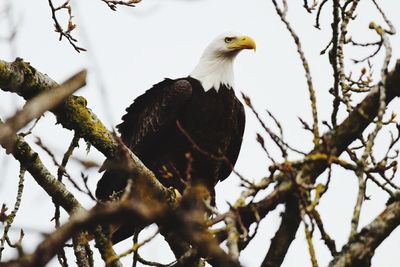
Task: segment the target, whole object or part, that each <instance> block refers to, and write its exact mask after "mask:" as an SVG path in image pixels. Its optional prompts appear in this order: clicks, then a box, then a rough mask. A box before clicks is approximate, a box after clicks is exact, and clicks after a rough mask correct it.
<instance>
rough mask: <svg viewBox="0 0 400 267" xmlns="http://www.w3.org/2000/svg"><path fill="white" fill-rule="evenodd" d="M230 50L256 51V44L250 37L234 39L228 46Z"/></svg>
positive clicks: (244, 36)
mask: <svg viewBox="0 0 400 267" xmlns="http://www.w3.org/2000/svg"><path fill="white" fill-rule="evenodd" d="M228 48H229V49H253V50H254V51H256V42H255V41H254V40H253V39H252V38H251V37H249V36H246V35H243V36H240V37H237V38H235V39H233V40H232V41H231V42H230V43H229V44H228Z"/></svg>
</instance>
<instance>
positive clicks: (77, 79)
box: [0, 71, 86, 144]
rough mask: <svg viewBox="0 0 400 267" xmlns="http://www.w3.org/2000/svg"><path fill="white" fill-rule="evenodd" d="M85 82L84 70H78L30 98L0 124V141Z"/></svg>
mask: <svg viewBox="0 0 400 267" xmlns="http://www.w3.org/2000/svg"><path fill="white" fill-rule="evenodd" d="M85 84H86V71H80V72H78V73H77V74H75V75H74V76H73V77H71V78H69V79H68V80H67V81H66V82H65V83H63V84H62V85H61V86H58V87H56V88H54V89H53V90H49V91H46V92H43V93H41V94H40V95H38V96H36V97H34V98H32V99H31V100H30V101H28V103H27V104H26V105H25V106H24V108H23V109H22V110H20V111H18V112H17V113H16V114H15V115H14V116H12V117H11V118H9V119H7V120H6V121H5V123H4V124H2V125H1V126H0V143H1V144H5V141H6V140H7V138H9V137H10V136H12V135H13V134H14V133H16V132H17V131H18V130H20V129H21V128H22V127H24V126H25V125H27V124H28V123H29V122H30V121H31V120H33V119H35V118H38V117H40V116H41V115H42V114H43V113H45V112H46V111H47V110H50V109H52V108H54V107H56V106H57V105H58V104H60V103H61V102H62V101H64V100H65V99H66V98H67V97H69V96H70V95H71V94H73V93H74V92H75V91H76V90H78V89H79V88H81V87H82V86H84V85H85Z"/></svg>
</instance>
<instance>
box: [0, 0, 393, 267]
mask: <svg viewBox="0 0 400 267" xmlns="http://www.w3.org/2000/svg"><path fill="white" fill-rule="evenodd" d="M101 1H102V2H104V3H106V4H107V6H108V7H109V8H111V9H112V10H116V8H117V6H119V5H124V6H133V5H134V4H137V3H139V1H108V0H101ZM371 1H372V3H373V5H374V7H375V8H376V10H377V11H378V12H379V13H380V14H381V16H382V18H383V20H384V21H385V25H378V24H376V23H373V22H371V23H370V25H369V30H371V31H373V32H374V33H375V35H376V41H372V42H369V43H360V42H357V41H356V40H353V39H352V38H351V35H350V34H349V25H350V24H351V23H352V22H353V21H354V20H356V19H357V16H356V10H357V7H358V4H359V1H358V0H348V1H340V0H331V1H327V0H323V1H317V0H313V1H312V2H311V3H309V1H307V0H305V1H304V9H305V12H308V13H310V16H315V22H316V23H315V27H317V28H319V27H320V23H319V21H320V16H322V15H321V14H322V13H323V12H324V11H325V9H327V5H329V4H330V5H331V7H332V8H331V10H332V14H330V16H331V21H332V23H331V40H330V41H329V43H328V44H327V46H326V47H325V48H324V49H323V50H322V51H321V54H325V53H327V54H328V55H329V56H328V57H326V58H327V60H329V62H330V65H331V66H332V72H333V84H332V87H331V88H330V93H331V95H332V112H331V116H330V118H329V119H328V118H325V119H323V118H321V117H320V116H319V115H318V110H317V97H316V94H315V88H314V84H313V79H312V76H311V73H310V65H309V63H308V61H307V58H306V56H305V53H304V52H303V48H302V45H301V36H298V35H297V33H296V32H295V30H294V27H293V26H292V25H291V24H290V21H289V18H288V17H287V11H288V8H289V7H288V3H287V1H286V0H282V1H280V2H279V3H278V1H276V0H272V3H273V5H274V6H275V9H276V13H277V16H279V17H280V19H281V21H282V23H283V24H284V25H285V27H286V28H287V30H288V34H290V35H291V37H292V39H293V42H294V44H295V45H296V48H297V52H298V55H299V57H300V60H301V63H302V66H303V69H304V73H305V77H306V83H307V86H308V91H309V99H310V102H309V103H305V104H304V105H305V106H308V107H309V108H310V114H311V118H312V120H311V123H308V122H307V121H305V120H301V123H302V125H303V127H304V129H305V130H306V131H309V132H310V133H311V134H312V135H313V149H312V150H311V151H307V152H304V151H299V150H298V149H296V148H295V147H292V146H291V145H289V143H288V142H287V141H286V140H285V139H284V134H283V131H284V130H283V128H284V125H285V124H284V122H279V121H278V120H277V119H276V118H275V117H274V115H273V114H271V113H270V112H267V114H266V115H264V114H261V113H259V112H258V111H257V109H256V107H255V106H254V105H253V104H252V101H251V99H250V98H249V97H248V96H246V95H244V94H243V95H242V96H243V100H244V103H245V104H246V105H247V106H248V110H250V111H251V112H252V113H253V114H254V115H255V117H256V118H257V119H258V120H259V122H260V127H261V129H262V130H263V134H258V135H257V141H258V142H259V144H260V145H261V147H262V148H263V149H264V151H265V153H266V154H267V155H268V157H269V158H270V160H271V162H273V164H272V165H271V166H269V173H267V174H266V175H265V178H263V179H262V180H261V182H259V183H254V182H251V181H250V180H248V179H246V178H245V177H242V176H241V175H240V174H238V173H237V172H235V174H236V175H239V177H240V179H241V180H242V184H243V188H242V194H241V196H240V198H239V199H237V201H236V202H235V203H233V204H232V205H231V207H230V210H229V211H228V212H225V213H219V212H218V211H217V210H213V211H212V212H213V214H212V216H205V214H206V213H207V211H206V210H207V207H206V206H205V205H204V203H203V195H202V194H203V190H201V188H197V187H191V186H189V187H188V188H187V189H186V190H185V192H184V194H183V196H180V195H177V194H176V192H175V191H174V190H173V189H171V188H165V187H163V186H162V184H161V183H160V182H159V181H158V180H157V178H156V177H155V176H154V174H153V173H152V172H151V171H150V170H149V169H147V167H146V166H145V165H144V164H143V163H142V162H141V161H140V159H139V158H137V157H136V156H135V155H134V154H133V153H132V152H131V151H130V150H129V149H128V148H127V147H126V146H125V144H124V143H123V142H122V141H121V140H120V139H119V138H118V134H117V133H113V132H111V131H109V130H108V129H107V128H106V127H105V126H104V125H103V123H102V122H101V120H100V119H99V118H98V117H97V116H96V115H95V114H94V113H93V112H92V111H91V110H90V109H89V108H88V107H90V105H91V104H90V102H87V100H86V99H84V98H83V97H78V96H74V95H73V93H74V92H75V91H76V90H78V89H79V88H81V87H82V86H84V85H85V79H86V72H85V71H81V72H79V73H77V74H76V75H74V76H73V77H71V78H70V79H69V80H67V81H66V82H64V83H63V84H61V85H59V84H58V83H57V82H55V81H54V80H52V79H51V78H50V77H48V76H47V75H45V74H42V73H41V72H40V71H39V70H37V69H35V68H34V67H33V66H31V65H30V64H29V63H27V62H24V61H23V60H22V59H19V58H17V59H16V60H15V61H14V62H6V61H3V60H0V88H1V89H2V90H3V91H7V92H12V93H15V94H17V95H19V96H21V97H22V98H24V99H25V100H26V101H27V103H26V105H25V106H24V108H23V109H22V110H20V111H18V112H17V113H16V114H15V115H14V116H12V117H10V118H8V119H6V120H4V122H0V144H1V146H2V147H3V148H4V150H3V152H5V153H7V154H10V155H12V156H13V157H14V158H15V160H17V161H18V162H19V163H20V175H19V184H18V193H17V196H16V200H15V205H14V207H13V208H11V211H10V210H9V207H6V206H5V205H3V206H2V209H1V211H0V220H1V222H2V224H3V226H4V230H3V234H2V237H1V239H0V259H1V256H2V252H3V250H5V249H10V250H11V249H16V250H17V252H18V256H17V257H16V258H15V259H14V260H11V261H7V262H2V263H0V266H43V265H46V264H47V263H48V262H49V261H50V260H51V259H52V258H53V257H56V256H57V257H58V260H59V263H60V265H61V266H67V261H68V259H67V256H66V254H65V251H64V250H65V249H66V248H65V247H66V244H67V242H69V240H72V245H71V246H72V249H73V251H74V254H75V259H73V260H74V261H76V263H77V265H78V266H97V265H98V264H99V263H94V259H93V256H92V255H93V251H92V249H93V244H92V243H91V241H90V239H91V238H94V240H95V245H94V247H95V248H96V249H97V250H99V252H100V254H101V256H102V260H103V262H104V264H106V266H122V264H121V262H120V258H121V257H125V256H127V255H130V254H132V255H133V266H136V264H137V263H138V262H140V263H142V264H143V265H148V266H204V264H205V262H208V263H209V264H211V265H212V266H241V263H240V262H239V260H238V258H239V255H240V252H241V251H242V250H243V249H245V248H246V247H247V245H248V244H249V243H250V242H251V241H252V240H253V238H254V236H256V235H257V234H258V232H257V229H258V226H259V225H260V223H262V219H263V218H265V217H267V216H268V215H269V214H270V212H271V211H273V210H274V209H275V208H276V207H277V206H278V205H279V204H284V206H285V210H284V212H283V213H282V215H281V217H282V220H281V223H280V226H279V229H278V230H277V232H276V233H275V236H274V237H273V239H272V241H271V244H270V246H269V247H268V251H267V253H266V255H265V256H264V260H263V262H262V264H261V266H262V267H266V266H280V265H281V264H282V262H283V260H284V258H285V256H286V255H287V252H288V249H289V247H290V245H291V243H292V242H293V240H294V239H295V236H296V233H297V231H298V229H299V226H300V225H301V224H302V225H303V226H304V231H305V236H306V240H307V244H308V249H309V254H310V261H311V265H312V266H313V267H315V266H318V262H317V257H316V255H317V254H318V250H316V249H315V246H314V244H313V237H314V236H315V235H316V232H319V235H320V236H321V237H322V239H323V241H324V243H325V245H326V246H327V248H328V249H329V251H330V253H331V255H332V258H333V259H332V261H331V262H330V264H329V266H331V267H333V266H335V267H339V266H370V265H371V259H372V257H373V255H374V252H375V250H376V248H377V247H378V246H379V245H380V244H381V243H382V241H384V240H385V239H386V238H387V237H388V236H389V235H390V233H391V232H392V231H393V230H394V229H395V228H397V227H398V226H399V224H400V198H399V196H400V194H399V181H398V179H399V177H398V174H397V160H398V157H399V150H398V149H399V140H400V124H399V123H398V122H397V117H396V114H394V113H392V114H388V110H389V105H390V103H391V101H392V100H393V99H395V98H396V97H400V59H398V60H397V62H396V64H395V66H394V68H393V69H391V70H390V69H389V64H390V62H391V61H392V60H393V59H392V48H391V44H390V36H391V35H394V34H395V29H394V26H393V25H392V23H391V22H390V19H389V18H387V17H386V15H385V13H384V11H383V10H382V9H381V8H380V6H379V5H378V3H377V2H376V1H375V0H371ZM49 7H50V9H51V14H52V18H53V20H54V23H55V30H56V32H57V33H58V34H59V38H60V40H61V39H62V38H65V39H66V40H68V42H69V43H70V44H71V46H72V47H73V49H75V50H76V51H77V52H81V51H85V49H84V48H82V47H80V46H79V45H78V40H76V39H75V38H74V37H72V32H73V30H74V28H75V24H74V22H73V15H72V14H73V8H72V6H71V4H70V1H66V2H64V3H63V4H61V5H60V6H58V7H56V6H55V5H54V4H53V1H52V0H49ZM63 11H65V12H67V14H68V16H67V23H66V25H67V26H66V27H63V26H62V23H60V22H59V18H58V14H59V12H63ZM326 16H328V15H327V14H326ZM366 30H368V29H366ZM350 46H351V47H356V48H359V49H363V48H365V47H367V48H373V51H372V53H371V54H370V55H369V56H368V57H365V58H362V59H355V60H354V62H355V63H357V64H364V65H363V66H365V67H364V68H362V70H361V71H360V73H357V74H356V73H351V72H350V71H348V70H347V69H346V65H345V62H346V60H347V59H348V58H351V57H352V55H347V54H345V48H346V47H350ZM378 53H383V54H384V57H383V62H382V67H381V70H380V80H379V81H378V82H374V81H373V79H372V74H371V72H372V68H371V66H370V64H369V60H370V59H372V58H374V57H376V55H377V54H378ZM357 99H361V100H360V101H357ZM355 103H356V104H355ZM46 111H50V112H51V113H53V114H54V115H55V116H56V118H57V121H58V122H59V123H60V124H61V125H62V126H63V127H64V128H65V129H66V130H72V131H74V137H73V140H71V144H70V146H69V148H68V150H67V151H66V152H65V154H64V157H63V160H62V162H61V163H58V162H57V161H56V160H55V159H54V163H55V164H56V165H57V167H58V173H57V175H54V174H52V173H51V172H50V171H49V170H48V168H47V167H46V165H45V164H44V162H43V161H42V160H41V155H40V154H39V153H37V152H35V151H34V150H33V149H32V147H31V145H30V144H29V143H28V142H27V141H26V140H25V137H26V135H29V134H30V133H31V130H28V131H27V132H22V133H21V132H20V133H18V132H19V131H20V130H21V129H22V128H23V127H24V126H26V125H27V124H28V123H29V122H31V121H32V120H35V119H36V120H37V119H39V118H40V117H41V116H42V114H43V113H44V112H46ZM339 114H341V116H339ZM342 117H343V118H344V119H343V120H342V119H341V118H342ZM266 119H268V121H269V122H268V123H265V120H266ZM271 122H272V123H273V124H274V126H276V129H278V131H275V130H273V129H272V128H271V127H269V126H268V125H269V124H270V123H271ZM322 126H324V127H325V128H326V129H328V130H326V131H325V132H324V131H323V130H322ZM383 131H386V132H388V133H390V135H388V136H390V138H389V139H388V140H387V149H386V152H385V153H384V155H383V156H380V157H379V156H377V155H376V153H375V152H374V148H375V141H376V138H377V136H378V134H379V133H380V132H383ZM80 139H84V140H85V141H86V142H87V143H88V144H90V145H91V146H93V147H95V148H96V149H97V150H98V151H100V152H101V153H102V154H103V155H104V156H105V157H106V158H107V159H111V160H116V161H118V162H121V166H118V167H120V168H123V169H124V171H126V172H127V173H129V176H130V178H129V181H128V183H127V184H128V185H127V187H126V188H125V190H124V192H123V193H122V196H120V197H118V198H115V200H114V201H111V202H109V203H100V202H97V203H96V204H95V205H94V207H93V208H91V209H89V210H87V209H85V208H83V206H82V204H81V202H80V200H79V199H77V198H76V197H75V196H74V195H73V194H72V193H71V192H72V191H71V188H68V187H67V186H66V185H65V184H64V183H63V178H64V177H66V178H67V179H69V180H70V181H72V182H73V179H72V178H71V177H70V176H69V174H68V171H67V167H66V166H67V164H68V162H69V160H70V158H71V157H73V156H72V154H73V151H74V150H75V149H76V148H77V143H78V141H79V140H80ZM266 139H271V140H272V142H273V143H274V144H275V145H276V146H277V148H278V149H279V151H280V152H281V155H280V157H277V156H274V155H272V153H270V151H269V150H270V148H268V147H267V146H266V141H265V140H266ZM37 143H38V144H39V145H40V146H42V148H43V149H44V150H45V151H46V152H47V154H48V155H50V156H51V155H52V152H51V150H50V149H48V148H46V147H45V145H43V144H41V142H40V140H38V142H37ZM193 145H194V146H195V145H196V144H193ZM199 149H200V148H199ZM291 155H296V156H299V155H300V156H301V159H299V160H296V161H293V160H289V159H290V158H291ZM53 158H54V157H53ZM280 158H282V159H283V160H280ZM83 164H90V163H89V162H83ZM333 166H338V167H340V168H343V169H344V170H346V171H347V173H348V174H349V175H353V176H355V177H357V179H358V185H359V188H358V195H357V201H356V204H355V206H354V211H353V216H352V219H351V233H350V235H349V238H348V241H347V243H346V244H345V245H344V246H343V247H342V248H338V247H337V246H336V242H335V237H334V236H331V235H330V234H329V233H328V232H327V231H326V229H325V227H324V222H323V220H322V219H321V216H320V214H319V212H318V205H319V201H320V200H321V199H322V198H323V196H324V194H325V193H326V192H327V191H328V190H330V187H329V185H330V181H331V180H332V179H336V177H335V175H334V171H333ZM26 171H27V172H29V173H30V174H31V175H32V176H33V178H34V179H35V181H36V182H37V183H38V184H39V185H40V186H41V187H42V188H43V190H44V191H45V192H46V193H47V194H48V196H49V197H50V198H51V199H52V201H53V202H54V205H55V221H56V226H57V227H56V229H54V230H52V232H51V233H50V234H49V235H47V236H46V237H45V238H44V239H43V241H42V242H41V243H40V244H39V245H38V246H37V247H36V249H35V251H34V252H33V253H30V254H25V253H24V249H23V245H22V240H23V238H24V233H23V232H22V231H21V235H20V239H19V240H18V241H17V242H12V241H11V240H10V238H9V236H8V232H9V230H10V228H12V227H13V220H14V218H15V216H16V215H17V212H18V207H19V205H20V201H21V198H22V197H23V195H24V174H25V172H26ZM322 175H326V179H325V181H326V182H325V183H320V182H316V181H317V178H318V177H320V176H322ZM85 179H87V178H85V177H83V182H84V185H85V187H84V188H81V187H80V186H79V185H77V184H76V185H75V189H76V188H77V189H78V190H80V191H81V192H85V193H86V194H87V195H88V196H89V197H91V198H92V199H93V200H94V201H96V200H95V198H94V197H93V195H92V193H91V191H92V188H90V187H89V186H88V185H87V183H86V182H87V180H85ZM371 183H374V184H376V185H377V186H378V187H379V188H380V189H381V190H383V191H384V192H385V193H386V194H387V195H388V198H389V200H388V202H387V204H386V207H385V209H384V210H382V212H381V214H380V215H378V216H377V217H376V218H375V219H374V220H373V221H372V222H371V223H370V224H368V225H367V226H365V227H363V228H362V229H359V228H360V227H359V221H360V212H361V210H362V208H363V204H364V203H365V201H366V200H367V196H366V187H367V186H368V185H369V184H371ZM266 190H269V192H270V193H268V194H266V195H265V194H264V195H265V196H264V197H263V198H261V199H259V200H255V199H256V197H257V196H259V195H261V194H262V193H263V192H266ZM60 209H63V210H65V211H66V212H67V213H68V215H69V219H68V221H67V222H66V223H64V224H61V223H60V222H59V218H60ZM127 218H130V219H129V220H131V221H132V225H134V226H135V227H137V228H138V229H142V228H144V227H146V226H148V225H151V224H153V223H155V224H157V226H158V229H159V230H158V231H157V232H156V233H155V234H154V235H153V236H151V237H150V238H149V239H146V240H142V241H138V234H139V233H138V231H137V233H136V234H135V236H134V237H133V244H132V247H131V248H130V249H129V250H127V251H126V252H125V253H122V254H117V253H115V251H114V250H113V244H112V241H111V239H110V232H112V227H114V226H115V225H118V224H119V223H122V222H124V221H126V220H127ZM217 224H218V228H216V227H215V225H217ZM254 225H255V226H256V227H255V230H250V227H252V226H254ZM49 231H50V230H49ZM158 234H162V235H163V236H164V237H165V238H166V240H167V241H168V243H169V245H170V248H171V249H172V250H173V252H174V254H175V255H177V257H176V260H174V261H173V262H171V263H169V264H161V263H159V262H150V261H148V260H146V259H144V258H142V257H141V255H140V254H139V253H138V250H139V249H140V248H141V247H142V246H145V245H146V243H148V242H150V241H151V240H152V239H153V238H154V237H155V236H156V235H158ZM225 241H226V247H227V251H225V250H224V249H223V245H221V244H222V243H223V242H225Z"/></svg>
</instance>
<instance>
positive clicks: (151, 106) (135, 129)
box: [117, 79, 192, 151]
mask: <svg viewBox="0 0 400 267" xmlns="http://www.w3.org/2000/svg"><path fill="white" fill-rule="evenodd" d="M191 95H192V86H191V84H190V82H189V81H188V80H186V79H179V80H171V79H165V80H164V81H162V82H160V83H158V84H156V85H154V86H153V87H152V88H151V89H150V90H148V91H146V93H144V94H143V95H141V96H139V97H138V98H136V99H135V101H134V102H133V104H132V105H131V106H130V107H128V108H127V109H126V111H127V113H126V114H125V115H124V116H123V117H122V123H121V124H119V125H118V126H117V128H118V130H119V132H120V133H121V138H122V140H123V141H124V143H125V144H127V145H128V146H129V148H131V150H133V151H135V148H136V146H138V145H140V144H141V143H142V142H144V141H145V140H146V139H151V138H154V137H155V136H156V135H157V134H158V133H159V132H161V131H162V130H163V127H165V126H169V125H170V124H171V123H174V122H175V120H176V117H177V113H178V112H179V110H180V109H181V108H182V106H183V105H184V104H185V103H186V101H187V100H188V99H189V98H190V96H191Z"/></svg>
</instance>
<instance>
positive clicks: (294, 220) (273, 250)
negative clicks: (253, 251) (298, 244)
mask: <svg viewBox="0 0 400 267" xmlns="http://www.w3.org/2000/svg"><path fill="white" fill-rule="evenodd" d="M300 222H301V218H300V214H299V203H298V202H297V199H296V198H290V199H289V200H288V202H287V203H286V210H285V211H284V213H283V215H282V222H281V225H280V226H279V229H278V231H277V232H276V233H275V236H274V238H273V239H272V241H271V245H270V246H269V249H268V253H267V255H266V256H265V258H264V260H263V262H262V264H261V267H274V266H281V264H282V262H283V260H284V258H285V256H286V253H287V251H288V249H289V246H290V244H291V243H292V241H293V240H294V239H295V237H296V232H297V229H298V228H299V224H300Z"/></svg>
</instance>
